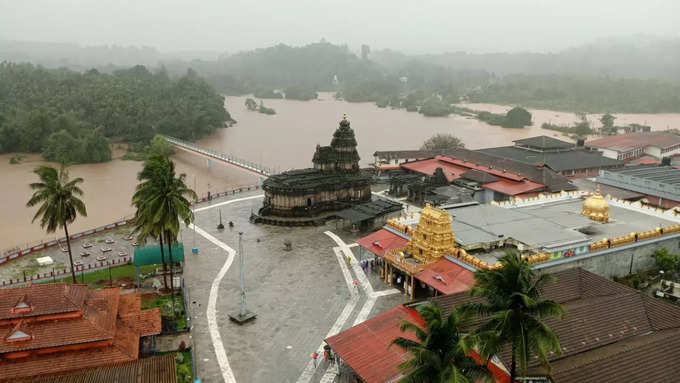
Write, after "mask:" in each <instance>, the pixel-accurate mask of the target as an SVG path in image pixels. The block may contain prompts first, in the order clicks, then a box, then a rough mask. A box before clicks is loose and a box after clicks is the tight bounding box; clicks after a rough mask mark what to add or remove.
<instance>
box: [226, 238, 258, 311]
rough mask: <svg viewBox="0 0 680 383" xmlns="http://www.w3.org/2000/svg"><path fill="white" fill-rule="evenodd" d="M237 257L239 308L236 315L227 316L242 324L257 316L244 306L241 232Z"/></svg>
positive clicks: (244, 287) (244, 292)
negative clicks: (239, 287) (239, 290)
mask: <svg viewBox="0 0 680 383" xmlns="http://www.w3.org/2000/svg"><path fill="white" fill-rule="evenodd" d="M238 256H239V280H240V284H241V307H240V309H239V312H238V313H237V314H229V318H230V319H231V320H233V321H234V322H236V323H238V324H244V323H246V322H248V321H249V320H251V319H255V317H256V316H257V314H255V313H254V312H252V311H248V307H247V304H246V286H245V276H244V274H243V272H244V271H243V264H244V257H243V232H242V231H240V232H239V233H238Z"/></svg>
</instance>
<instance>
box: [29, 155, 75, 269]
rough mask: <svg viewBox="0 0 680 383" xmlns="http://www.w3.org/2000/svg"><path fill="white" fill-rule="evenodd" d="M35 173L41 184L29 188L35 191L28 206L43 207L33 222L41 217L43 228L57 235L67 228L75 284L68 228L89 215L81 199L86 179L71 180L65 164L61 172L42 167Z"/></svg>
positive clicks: (67, 244)
mask: <svg viewBox="0 0 680 383" xmlns="http://www.w3.org/2000/svg"><path fill="white" fill-rule="evenodd" d="M34 173H35V174H37V175H38V177H40V182H35V183H32V184H31V185H30V187H31V189H32V190H34V192H33V195H32V196H31V199H29V200H28V202H27V203H26V206H28V207H33V206H36V205H38V204H39V205H40V207H39V208H38V211H37V212H36V213H35V216H33V221H31V222H35V220H36V219H38V217H40V226H41V227H42V228H43V229H45V230H46V231H47V232H48V233H54V232H55V231H56V230H57V228H60V227H63V228H64V233H65V235H66V246H67V248H68V259H69V262H70V264H71V276H72V277H73V283H76V272H75V270H74V267H73V254H72V253H71V240H70V239H69V236H68V225H69V224H71V223H73V221H75V219H76V217H77V216H78V214H80V215H82V216H83V217H86V216H87V210H86V209H85V204H84V203H83V201H82V200H80V198H79V197H81V196H82V195H83V191H82V190H81V189H80V187H79V186H78V185H79V184H81V183H83V179H82V178H80V177H78V178H74V179H69V175H68V171H67V170H66V167H65V166H63V165H62V167H61V169H60V170H57V169H55V168H53V167H51V166H40V167H39V168H37V169H35V171H34Z"/></svg>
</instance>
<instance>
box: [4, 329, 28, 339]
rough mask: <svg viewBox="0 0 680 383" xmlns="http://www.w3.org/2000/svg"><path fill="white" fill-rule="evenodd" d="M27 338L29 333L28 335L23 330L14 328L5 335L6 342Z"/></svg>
mask: <svg viewBox="0 0 680 383" xmlns="http://www.w3.org/2000/svg"><path fill="white" fill-rule="evenodd" d="M29 339H31V336H30V335H28V334H26V333H25V332H23V331H21V330H18V329H17V330H14V332H12V333H11V334H10V335H9V336H8V337H7V341H8V342H19V341H22V340H29Z"/></svg>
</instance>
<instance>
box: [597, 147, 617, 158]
mask: <svg viewBox="0 0 680 383" xmlns="http://www.w3.org/2000/svg"><path fill="white" fill-rule="evenodd" d="M600 150H601V151H602V155H603V156H605V157H607V158H613V159H617V157H618V155H619V152H617V151H616V150H611V149H600Z"/></svg>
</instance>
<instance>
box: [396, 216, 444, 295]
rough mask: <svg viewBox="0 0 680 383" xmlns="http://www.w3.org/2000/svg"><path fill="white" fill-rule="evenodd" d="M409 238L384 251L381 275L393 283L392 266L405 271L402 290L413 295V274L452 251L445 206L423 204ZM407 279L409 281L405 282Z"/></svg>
mask: <svg viewBox="0 0 680 383" xmlns="http://www.w3.org/2000/svg"><path fill="white" fill-rule="evenodd" d="M409 234H410V235H411V240H410V241H409V243H408V245H407V246H406V247H405V248H401V249H394V250H392V251H389V252H387V253H386V254H385V257H384V258H385V264H384V269H383V277H384V279H385V282H387V283H389V284H390V285H392V284H393V283H394V280H393V276H394V268H397V269H398V270H400V271H402V272H403V273H405V274H406V276H407V278H406V280H405V281H404V292H406V293H408V294H409V295H410V296H411V298H413V297H414V294H415V292H414V290H415V288H414V286H415V285H414V277H413V275H414V274H416V273H418V272H420V271H422V270H423V269H424V268H425V267H426V266H428V265H430V264H432V263H434V262H437V261H438V260H440V259H441V258H442V257H443V256H444V255H446V254H452V255H453V254H455V249H456V246H455V242H454V240H455V238H456V237H455V236H454V234H453V229H452V228H451V216H450V215H449V213H448V212H447V211H446V210H441V209H437V208H434V207H432V206H430V205H429V204H427V205H425V208H423V210H422V211H421V212H420V219H419V221H418V225H417V226H416V228H415V229H414V230H413V232H411V233H409ZM409 280H410V282H409Z"/></svg>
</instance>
